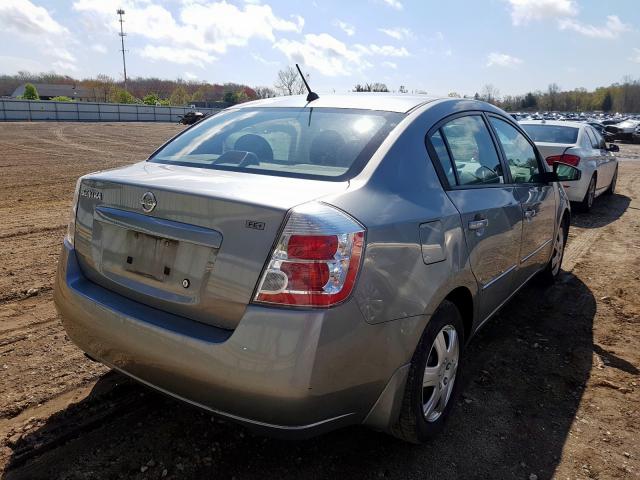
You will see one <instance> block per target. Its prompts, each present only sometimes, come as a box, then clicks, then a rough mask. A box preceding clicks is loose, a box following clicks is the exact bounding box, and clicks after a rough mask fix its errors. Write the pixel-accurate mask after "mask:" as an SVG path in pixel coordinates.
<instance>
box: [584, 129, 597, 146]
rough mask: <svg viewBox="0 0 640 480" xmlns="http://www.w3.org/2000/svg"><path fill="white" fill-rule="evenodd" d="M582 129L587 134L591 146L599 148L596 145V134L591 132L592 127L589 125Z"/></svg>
mask: <svg viewBox="0 0 640 480" xmlns="http://www.w3.org/2000/svg"><path fill="white" fill-rule="evenodd" d="M584 131H585V132H587V136H588V137H589V142H591V145H590V146H591V148H596V149H598V148H600V146H599V145H598V142H597V140H596V136H595V134H594V132H593V128H591V127H584Z"/></svg>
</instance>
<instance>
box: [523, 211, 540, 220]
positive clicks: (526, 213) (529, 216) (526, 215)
mask: <svg viewBox="0 0 640 480" xmlns="http://www.w3.org/2000/svg"><path fill="white" fill-rule="evenodd" d="M537 214H538V212H536V211H535V210H533V209H529V210H525V211H524V218H526V219H527V220H531V219H532V218H533V217H535V216H536V215H537Z"/></svg>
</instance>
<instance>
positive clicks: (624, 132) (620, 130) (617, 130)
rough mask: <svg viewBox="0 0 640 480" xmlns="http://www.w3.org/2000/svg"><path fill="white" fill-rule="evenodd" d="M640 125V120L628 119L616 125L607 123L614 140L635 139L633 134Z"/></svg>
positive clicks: (607, 128)
mask: <svg viewBox="0 0 640 480" xmlns="http://www.w3.org/2000/svg"><path fill="white" fill-rule="evenodd" d="M639 125H640V121H638V120H633V119H627V120H624V121H622V122H620V123H616V124H615V125H607V126H606V130H607V132H609V134H610V135H611V136H612V137H613V139H614V140H624V141H633V134H634V133H635V132H636V129H637V128H638V126H639Z"/></svg>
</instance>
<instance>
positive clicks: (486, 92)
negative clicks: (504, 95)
mask: <svg viewBox="0 0 640 480" xmlns="http://www.w3.org/2000/svg"><path fill="white" fill-rule="evenodd" d="M481 92H482V93H481V94H480V98H482V100H484V101H485V102H489V103H496V102H497V100H498V96H499V95H500V90H498V89H497V88H496V87H494V86H493V85H491V84H490V83H489V84H487V85H485V86H484V87H482V90H481Z"/></svg>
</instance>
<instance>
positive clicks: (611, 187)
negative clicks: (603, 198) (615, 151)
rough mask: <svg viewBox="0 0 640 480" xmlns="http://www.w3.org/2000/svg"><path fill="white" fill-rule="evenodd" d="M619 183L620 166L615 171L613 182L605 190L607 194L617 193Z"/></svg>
mask: <svg viewBox="0 0 640 480" xmlns="http://www.w3.org/2000/svg"><path fill="white" fill-rule="evenodd" d="M617 183H618V167H616V171H615V172H614V173H613V178H612V179H611V183H610V184H609V188H607V191H606V192H604V193H605V195H613V194H614V193H616V184H617Z"/></svg>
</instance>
